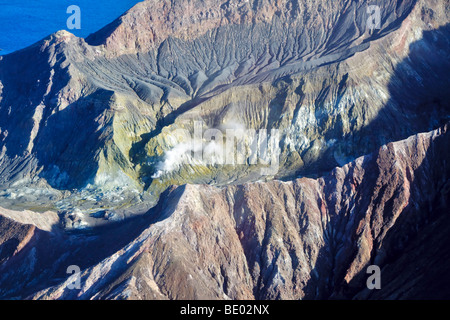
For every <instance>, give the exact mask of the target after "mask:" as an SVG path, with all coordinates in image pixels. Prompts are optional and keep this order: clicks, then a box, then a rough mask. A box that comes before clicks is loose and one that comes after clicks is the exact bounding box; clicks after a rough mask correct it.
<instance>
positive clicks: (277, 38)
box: [0, 1, 450, 214]
mask: <svg viewBox="0 0 450 320" xmlns="http://www.w3.org/2000/svg"><path fill="white" fill-rule="evenodd" d="M380 6H381V7H380V13H381V20H380V21H381V22H380V26H379V28H380V29H375V30H372V31H371V29H370V28H369V27H368V26H367V21H368V19H369V18H368V14H367V7H368V3H366V2H365V1H362V2H358V3H356V2H354V1H341V2H339V3H338V4H334V3H333V4H332V3H331V2H327V1H319V2H317V1H314V2H313V1H311V2H309V1H300V2H297V1H293V2H291V1H289V2H286V3H285V2H283V1H280V2H276V4H270V3H268V2H267V3H265V2H264V1H254V2H253V3H251V2H247V1H237V2H233V1H229V2H225V3H223V4H220V3H217V2H214V3H212V2H211V3H209V2H207V3H206V2H205V3H203V2H202V1H194V2H190V1H180V2H176V3H175V2H170V1H167V2H165V1H144V2H142V3H140V4H138V5H137V6H136V7H134V8H133V9H131V10H130V11H129V12H127V13H126V14H125V15H123V16H122V17H121V18H119V19H118V20H117V21H115V22H113V23H112V24H111V25H109V26H107V27H105V28H104V29H103V30H101V31H99V32H98V33H96V34H93V35H92V36H90V37H89V38H88V39H87V40H86V41H85V40H83V39H79V38H76V37H74V36H73V35H71V34H69V33H67V32H64V31H61V32H58V33H56V34H54V35H52V36H50V37H49V38H48V39H45V40H44V41H42V42H39V43H37V44H36V45H35V46H32V47H30V48H27V49H25V50H22V51H19V52H17V53H14V54H11V55H7V56H5V57H3V58H2V61H0V82H1V83H2V85H1V88H2V89H1V92H2V93H1V100H0V108H1V112H2V115H4V116H2V119H1V120H0V121H1V123H0V128H1V132H2V133H1V137H2V138H1V139H0V141H1V142H0V143H1V148H2V157H1V164H0V166H1V170H2V174H1V181H0V182H1V184H2V186H3V189H4V192H3V195H4V196H6V198H7V199H5V203H6V202H8V203H9V204H8V206H10V207H12V206H14V204H15V203H16V202H17V201H10V200H11V197H12V198H15V199H12V200H16V199H17V197H22V198H23V199H22V201H21V203H34V204H35V203H36V202H39V201H38V200H37V199H35V197H34V194H36V192H39V193H42V197H45V199H46V200H45V201H41V202H42V204H40V205H43V206H44V207H45V203H49V202H51V203H56V202H57V201H58V200H61V199H66V198H67V197H68V196H67V195H68V193H67V192H61V191H64V190H66V191H73V190H74V189H75V190H90V191H89V192H88V193H89V194H94V193H95V194H96V198H98V199H101V201H102V203H103V204H104V205H106V206H108V207H117V205H114V201H113V200H111V198H114V197H115V193H114V192H112V191H111V190H115V191H117V188H119V189H120V190H119V193H120V194H121V195H122V196H123V197H124V199H125V200H123V201H120V202H121V205H129V203H136V202H139V201H141V200H140V198H139V197H137V196H136V192H139V193H141V192H142V191H145V192H144V193H145V194H146V196H147V198H150V199H153V201H156V200H157V198H158V195H159V194H160V193H161V192H162V191H163V190H165V188H167V187H168V186H170V185H171V184H183V183H189V182H190V183H198V182H208V183H215V184H219V185H225V184H227V183H231V182H232V183H242V182H245V181H257V180H258V179H260V178H261V176H260V175H259V174H258V173H257V172H258V171H259V169H260V168H259V167H251V166H241V167H239V168H236V167H233V168H232V169H230V168H226V167H223V166H214V165H208V164H206V163H202V162H200V163H192V161H191V162H190V161H185V162H183V163H180V164H178V163H175V164H173V165H169V166H168V165H165V159H166V157H167V154H168V153H170V152H171V151H172V150H177V146H179V145H180V144H182V143H183V141H178V140H176V139H175V140H173V139H171V137H170V132H172V131H173V130H175V129H179V128H185V129H188V130H190V131H192V129H193V121H194V120H202V121H203V122H204V129H208V128H218V129H225V128H236V127H239V128H246V129H255V130H260V129H267V130H269V132H270V130H271V129H277V130H279V131H280V139H281V141H280V148H281V156H280V170H279V171H278V172H275V173H274V174H272V175H271V177H273V176H275V177H277V178H288V177H296V176H298V175H299V174H301V175H314V174H315V175H317V174H319V175H320V174H322V173H324V172H326V171H328V170H331V169H332V168H333V167H335V166H336V165H343V164H345V163H347V162H348V161H351V160H353V159H355V158H356V157H358V156H361V155H364V154H367V153H369V152H372V151H373V150H374V149H376V148H377V147H379V146H380V145H382V144H384V143H386V142H389V141H395V140H399V139H404V138H406V137H408V136H410V135H412V134H415V133H417V132H423V131H429V130H432V129H435V128H436V127H438V126H439V124H441V125H442V124H443V123H445V121H446V120H445V119H446V117H447V115H448V97H447V92H446V91H445V90H444V88H447V87H448V85H449V83H448V77H446V76H445V75H446V74H447V72H448V71H449V70H450V66H449V62H448V61H449V60H448V52H449V43H448V39H449V37H448V36H449V32H448V28H447V27H446V26H445V24H446V23H447V22H448V16H447V15H448V12H449V11H448V10H447V9H448V6H449V4H448V1H431V2H430V1H427V2H425V1H418V2H417V1H384V2H383V4H382V5H380ZM205 8H210V9H205ZM188 12H190V13H191V14H187V13H188ZM179 17H183V18H182V19H180V18H179ZM305 26H308V27H307V28H306V27H305ZM431 30H432V31H431ZM412 88H414V89H412ZM425 114H426V116H427V118H426V119H427V121H422V120H423V119H424V115H425ZM419 119H420V121H419ZM245 143H247V144H249V143H251V141H250V142H249V141H246V142H245ZM268 178H270V176H269V177H268ZM12 185H14V186H17V185H20V186H27V187H28V188H31V189H30V191H29V192H28V193H27V192H25V193H24V192H21V190H19V189H18V188H14V187H11V186H12ZM58 190H59V191H58ZM80 192H82V191H80ZM74 194H75V193H73V196H72V199H71V200H70V201H68V202H67V201H65V202H64V201H63V204H61V203H60V204H56V207H57V208H59V209H61V210H62V209H64V208H72V207H74V206H75V207H76V206H78V207H79V206H81V205H80V204H79V203H78V202H79V200H80V199H82V198H85V196H84V195H82V194H77V195H74ZM107 194H109V195H108V196H107ZM74 203H77V204H75V205H74ZM89 206H91V207H94V206H95V203H91V204H90V205H89ZM89 206H88V207H89ZM44 209H48V208H44ZM89 209H91V208H89ZM83 210H85V211H86V210H87V209H83ZM119 214H121V213H119Z"/></svg>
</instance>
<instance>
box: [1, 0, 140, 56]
mask: <svg viewBox="0 0 450 320" xmlns="http://www.w3.org/2000/svg"><path fill="white" fill-rule="evenodd" d="M140 1H142V0H0V49H2V50H1V51H0V54H7V53H10V52H13V51H16V50H19V49H23V48H25V47H27V46H29V45H32V44H34V43H36V42H37V41H39V40H41V39H43V38H45V37H47V36H48V35H50V34H52V33H54V32H56V31H58V30H62V29H64V30H67V31H70V32H71V33H73V34H75V35H76V36H78V37H87V36H88V35H89V34H91V33H93V32H95V31H97V30H99V29H101V28H102V27H104V26H105V25H107V24H108V23H110V22H112V21H113V20H114V19H116V18H117V17H119V16H120V15H121V14H123V13H124V12H125V11H127V10H128V9H130V8H131V7H132V6H134V5H135V4H136V3H138V2H140ZM71 5H77V6H78V7H80V9H81V29H80V30H76V29H73V30H69V29H68V28H67V19H68V18H69V17H70V16H71V14H68V13H67V8H68V7H69V6H71Z"/></svg>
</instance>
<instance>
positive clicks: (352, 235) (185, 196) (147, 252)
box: [0, 125, 450, 299]
mask: <svg viewBox="0 0 450 320" xmlns="http://www.w3.org/2000/svg"><path fill="white" fill-rule="evenodd" d="M448 129H449V128H448V125H447V126H445V127H443V128H441V129H438V130H436V131H433V132H430V133H424V134H418V135H416V136H412V137H410V138H408V139H407V140H404V141H400V142H395V143H389V144H387V145H384V146H382V147H381V148H380V149H379V151H378V152H376V153H374V154H372V155H369V156H364V157H361V158H358V159H356V160H355V161H354V162H352V163H349V164H348V165H346V166H344V167H342V168H336V169H334V170H333V171H332V172H331V173H330V174H329V175H327V176H325V177H323V178H319V179H310V178H302V179H297V180H294V181H292V182H280V181H271V182H260V183H249V184H245V185H242V186H230V187H226V188H216V187H211V186H206V185H204V186H200V185H185V186H181V187H173V188H171V189H170V190H168V191H167V192H166V193H165V194H164V196H163V197H162V199H161V200H160V203H159V204H158V206H157V207H156V208H154V209H153V210H152V211H151V212H149V214H148V215H146V216H143V217H140V218H137V220H130V221H129V222H127V223H124V224H120V225H117V226H114V227H106V228H99V229H94V230H92V231H91V232H90V233H89V234H80V233H75V234H71V235H67V234H62V233H61V232H60V230H59V229H58V228H53V230H51V231H50V230H42V229H38V228H37V227H36V226H34V225H31V227H30V225H27V224H25V222H18V220H17V218H14V216H13V215H12V214H11V213H10V218H7V217H6V216H7V215H5V213H1V215H2V220H1V221H2V223H4V222H3V221H7V223H10V224H13V225H15V226H16V229H19V228H21V229H25V230H33V231H32V232H34V233H33V234H31V235H30V236H27V237H25V238H26V239H22V240H21V243H23V245H21V246H18V247H17V249H16V250H15V252H14V254H13V255H10V256H7V255H4V254H3V255H2V256H4V257H6V258H4V259H6V260H5V261H4V262H3V263H2V265H1V277H0V288H1V289H0V297H2V298H10V297H15V298H25V297H28V298H33V299H75V298H76V299H124V298H129V299H167V298H169V299H254V298H256V299H324V298H359V299H361V298H363V299H366V298H375V299H380V298H384V299H405V298H410V299H411V298H413V299H415V298H421V297H428V298H429V297H433V298H448V296H449V294H450V292H449V290H448V288H449V286H448V284H449V283H450V279H449V277H448V274H447V267H448V261H449V258H450V250H449V248H450V247H449V244H450V243H449V238H448V232H449V231H450V220H449V216H448V212H449V205H450V204H449V202H448V199H450V198H449V192H450V184H449V181H450V180H449V177H450V168H449V163H448V159H449V156H450V154H449V148H448V146H449V137H450V136H449V132H448ZM28 215H31V213H28ZM14 219H16V220H14ZM30 223H34V222H33V221H31V222H30ZM35 225H36V224H35ZM25 230H24V231H23V232H21V233H19V232H17V235H16V238H18V237H19V236H20V234H22V233H25ZM37 230H39V234H38V233H37ZM58 230H59V231H58ZM28 232H29V233H30V232H31V231H28ZM52 239H53V240H52ZM56 239H57V241H55V240H56ZM1 240H2V242H3V243H7V241H5V240H4V239H3V238H2V239H1ZM17 242H18V241H17ZM5 247H7V245H5V244H1V245H0V248H2V252H3V251H4V249H3V248H5ZM75 248H76V250H75ZM10 251H11V250H10ZM77 263H80V266H81V268H82V273H81V287H80V289H75V290H71V289H69V288H68V285H69V284H70V283H72V282H73V281H74V278H73V277H72V278H66V279H64V272H65V269H66V268H67V266H69V265H72V264H77ZM371 264H376V265H378V266H380V267H381V275H382V288H381V290H374V291H369V290H368V289H367V288H366V279H367V277H368V275H367V274H366V268H367V266H368V265H371ZM50 265H51V268H49V266H50ZM24 266H26V267H27V268H28V269H26V270H24V269H23V268H24ZM66 277H67V276H66ZM24 280H25V281H24Z"/></svg>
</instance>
